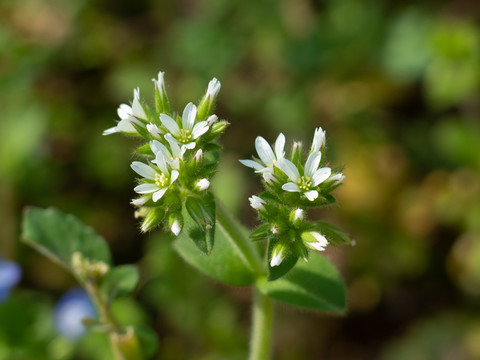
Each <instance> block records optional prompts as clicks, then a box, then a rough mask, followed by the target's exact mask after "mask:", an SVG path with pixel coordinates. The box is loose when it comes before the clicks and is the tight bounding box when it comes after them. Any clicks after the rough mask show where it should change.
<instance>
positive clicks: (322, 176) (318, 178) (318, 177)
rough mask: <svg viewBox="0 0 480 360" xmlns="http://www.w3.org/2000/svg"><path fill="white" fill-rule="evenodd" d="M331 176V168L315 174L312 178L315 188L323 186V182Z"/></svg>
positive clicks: (322, 169) (319, 170)
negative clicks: (319, 185)
mask: <svg viewBox="0 0 480 360" xmlns="http://www.w3.org/2000/svg"><path fill="white" fill-rule="evenodd" d="M331 174H332V169H330V168H329V167H324V168H321V169H318V170H317V171H316V172H315V174H313V177H312V180H313V186H317V185H318V184H321V183H322V182H324V181H325V180H327V179H328V178H329V177H330V175H331Z"/></svg>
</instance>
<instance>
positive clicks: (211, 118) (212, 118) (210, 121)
mask: <svg viewBox="0 0 480 360" xmlns="http://www.w3.org/2000/svg"><path fill="white" fill-rule="evenodd" d="M217 120H218V116H217V115H215V114H214V115H210V116H209V117H208V118H207V120H206V121H207V125H208V126H211V125H212V124H214V123H216V122H217Z"/></svg>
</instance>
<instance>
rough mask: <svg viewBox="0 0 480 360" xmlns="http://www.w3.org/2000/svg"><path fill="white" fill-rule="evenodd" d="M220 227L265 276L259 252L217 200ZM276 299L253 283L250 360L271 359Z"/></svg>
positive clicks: (240, 251)
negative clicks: (272, 298) (266, 294)
mask: <svg viewBox="0 0 480 360" xmlns="http://www.w3.org/2000/svg"><path fill="white" fill-rule="evenodd" d="M216 207H217V226H219V227H221V228H222V230H223V231H224V233H225V234H226V235H227V238H228V240H229V241H230V242H231V243H232V245H233V246H234V247H235V248H236V249H237V251H238V253H239V255H240V256H241V257H242V259H243V261H244V262H245V263H246V264H247V265H248V266H249V267H250V268H251V269H252V270H253V271H254V272H255V273H256V275H257V277H261V276H264V275H265V267H264V264H263V262H262V259H261V257H260V255H259V253H258V251H257V250H256V249H255V247H254V246H253V243H252V242H251V241H250V240H249V239H248V237H247V236H246V234H245V233H244V231H243V230H242V228H241V227H240V226H239V225H238V223H237V222H236V221H235V220H234V219H233V218H232V216H231V215H230V212H229V211H228V210H227V209H226V208H225V206H224V205H223V204H222V203H221V202H220V201H219V200H218V199H216ZM272 322H273V301H272V300H271V299H270V298H269V297H268V296H265V295H263V294H262V293H261V292H260V290H258V289H257V287H256V286H253V311H252V332H251V335H250V336H251V337H250V355H249V357H248V359H249V360H269V359H270V352H271V341H272Z"/></svg>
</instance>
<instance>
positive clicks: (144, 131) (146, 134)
mask: <svg viewBox="0 0 480 360" xmlns="http://www.w3.org/2000/svg"><path fill="white" fill-rule="evenodd" d="M131 124H132V126H133V127H134V128H135V130H137V132H138V134H139V135H140V136H141V137H143V138H145V139H151V137H152V136H151V135H150V133H149V132H148V130H147V128H146V127H144V126H142V125H139V124H137V123H136V122H132V123H131Z"/></svg>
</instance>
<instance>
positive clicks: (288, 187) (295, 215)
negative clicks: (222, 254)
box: [240, 128, 345, 268]
mask: <svg viewBox="0 0 480 360" xmlns="http://www.w3.org/2000/svg"><path fill="white" fill-rule="evenodd" d="M285 142H286V140H285V136H284V135H283V134H280V135H279V136H278V137H277V139H276V141H275V144H274V146H273V148H272V147H271V146H270V145H269V144H268V142H267V141H266V140H265V139H264V138H262V137H260V136H259V137H257V138H256V140H255V148H256V150H257V153H258V158H255V159H254V160H240V162H241V163H242V164H243V165H245V166H248V167H251V168H253V169H254V170H255V172H256V173H259V174H261V175H262V177H263V185H264V187H265V192H263V193H262V194H260V195H259V196H256V195H253V196H252V197H250V199H249V200H250V205H251V206H252V207H253V208H254V209H255V210H256V211H257V212H258V215H259V218H260V220H261V221H262V222H263V224H262V225H261V226H260V227H258V228H257V229H256V230H254V231H253V233H252V235H251V237H252V239H253V240H269V259H270V267H271V268H272V267H276V266H279V265H280V264H282V263H283V262H284V260H285V259H286V258H291V259H294V261H291V262H290V263H291V264H294V263H295V261H296V259H297V258H298V257H303V258H304V259H305V261H308V250H307V249H312V250H315V251H323V250H325V247H326V246H327V245H328V244H329V243H336V242H341V241H342V239H341V238H342V236H339V234H340V233H341V232H340V230H339V231H337V229H336V228H335V227H333V226H332V225H330V224H326V223H320V222H317V223H313V222H310V221H308V220H307V219H306V211H307V209H308V208H312V207H318V206H323V205H328V204H331V203H334V202H335V198H334V197H333V196H332V195H331V194H330V192H331V191H332V190H334V189H335V188H336V187H338V186H339V185H340V184H341V183H342V181H343V179H344V178H345V176H344V175H343V173H342V172H341V169H331V168H330V167H328V166H327V164H326V162H325V159H324V152H325V131H324V130H323V129H322V128H317V129H316V130H315V133H314V136H313V142H312V146H311V148H310V151H309V153H308V156H306V159H305V156H304V153H303V145H302V143H300V142H294V143H293V145H292V149H291V151H290V154H289V156H288V157H287V156H286V155H285ZM292 266H293V265H292Z"/></svg>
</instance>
